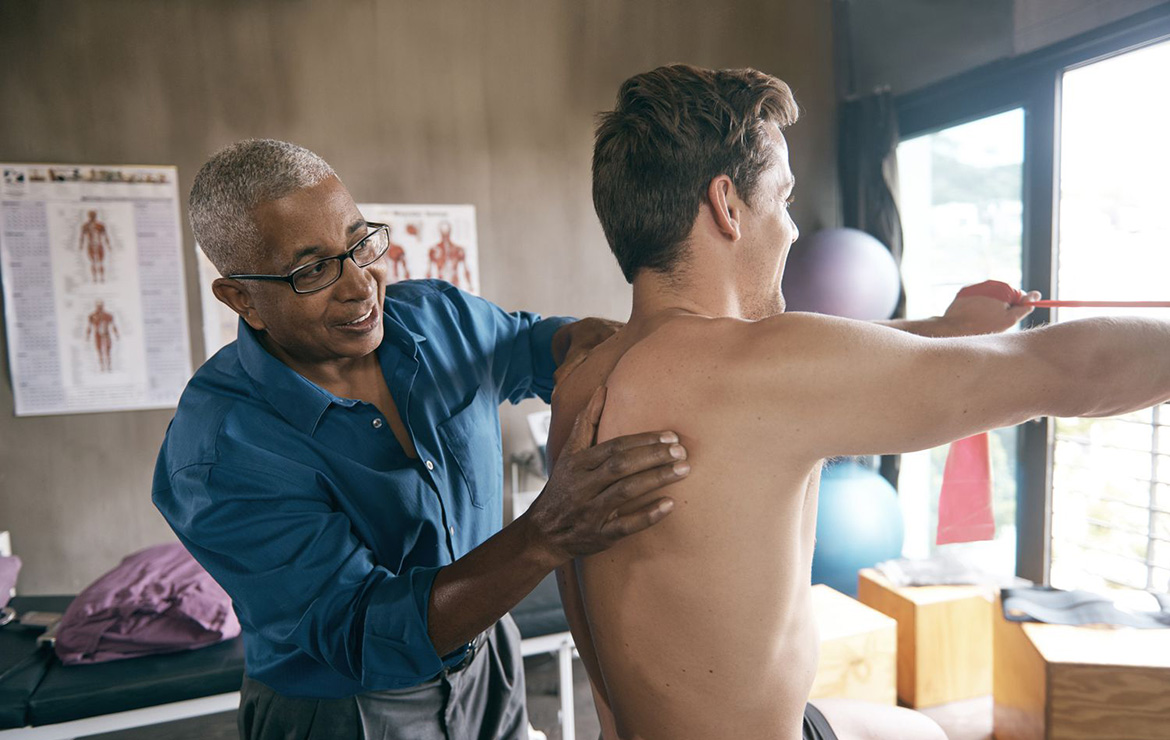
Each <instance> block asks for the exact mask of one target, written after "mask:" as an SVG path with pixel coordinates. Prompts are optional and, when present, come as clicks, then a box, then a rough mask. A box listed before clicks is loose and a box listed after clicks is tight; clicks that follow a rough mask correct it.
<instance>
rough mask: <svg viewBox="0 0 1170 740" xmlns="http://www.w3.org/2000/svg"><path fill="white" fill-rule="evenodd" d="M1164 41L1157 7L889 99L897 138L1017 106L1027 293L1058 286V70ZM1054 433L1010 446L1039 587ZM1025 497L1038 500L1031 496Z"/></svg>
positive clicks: (1020, 564)
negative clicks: (1020, 131)
mask: <svg viewBox="0 0 1170 740" xmlns="http://www.w3.org/2000/svg"><path fill="white" fill-rule="evenodd" d="M1166 39H1170V8H1168V7H1167V6H1165V5H1161V6H1158V7H1155V8H1150V9H1149V10H1146V11H1143V12H1140V13H1137V14H1135V15H1132V16H1130V17H1128V18H1125V19H1123V20H1120V21H1117V22H1115V23H1111V24H1109V25H1107V26H1103V27H1102V28H1099V29H1097V30H1094V31H1091V32H1088V33H1085V34H1082V35H1080V36H1075V37H1073V38H1071V39H1068V40H1066V41H1062V42H1060V43H1057V44H1053V45H1052V46H1048V47H1045V48H1043V49H1038V50H1036V51H1033V52H1030V53H1028V54H1023V55H1020V56H1016V57H1011V58H1008V59H1003V60H1000V61H996V62H992V63H991V64H987V65H984V66H982V67H979V68H977V69H974V70H971V71H969V72H964V73H962V74H959V75H956V76H954V77H950V78H948V79H945V80H942V81H940V82H937V83H934V84H932V85H930V86H928V87H925V88H922V89H920V90H915V91H912V92H908V93H905V94H902V95H898V96H896V97H895V98H894V106H895V109H896V112H897V116H898V128H899V135H900V138H901V139H903V140H905V139H910V138H913V137H915V136H921V135H924V134H930V133H934V132H936V131H940V130H942V129H946V128H950V127H952V126H957V125H959V124H963V123H968V122H970V121H975V120H978V119H981V118H985V117H987V116H991V115H995V114H996V113H1002V112H1004V111H1008V110H1011V109H1013V108H1022V109H1023V111H1024V165H1023V167H1024V172H1023V192H1022V193H1021V200H1022V203H1023V216H1022V219H1023V224H1022V226H1023V242H1022V251H1023V260H1024V263H1023V266H1022V274H1023V282H1024V285H1025V286H1027V287H1028V288H1029V289H1039V290H1041V291H1043V292H1044V294H1045V295H1052V294H1053V290H1054V288H1055V279H1056V270H1055V265H1056V247H1057V224H1058V220H1057V219H1058V216H1059V213H1058V207H1059V192H1058V188H1057V184H1058V183H1059V182H1060V172H1059V160H1058V158H1057V152H1058V149H1059V145H1060V140H1059V136H1060V130H1059V110H1060V95H1061V81H1062V77H1063V73H1064V72H1065V70H1067V69H1071V68H1074V67H1078V66H1082V65H1085V64H1090V63H1093V62H1096V61H1100V60H1102V59H1106V58H1108V57H1111V56H1115V55H1117V54H1123V53H1125V52H1128V51H1132V50H1134V49H1137V48H1140V47H1143V46H1147V45H1149V44H1153V43H1157V42H1159V41H1164V40H1166ZM1050 319H1051V311H1050V310H1048V309H1037V310H1036V311H1034V312H1033V313H1032V315H1031V316H1030V317H1029V319H1028V320H1027V321H1026V325H1027V326H1034V325H1038V324H1044V323H1047V322H1048V321H1049V320H1050ZM1053 434H1054V424H1053V423H1052V421H1051V419H1049V418H1048V417H1042V418H1039V419H1033V420H1032V421H1029V422H1026V423H1024V424H1023V425H1021V427H1020V435H1019V442H1018V447H1017V456H1018V464H1017V468H1016V469H1017V481H1016V482H1017V490H1018V491H1019V492H1020V494H1019V498H1018V500H1017V502H1016V574H1017V575H1019V576H1021V577H1023V578H1027V579H1029V580H1031V581H1034V582H1036V583H1043V584H1047V583H1048V582H1049V566H1050V565H1051V556H1052V553H1051V540H1052V464H1053V460H1052V451H1053V441H1054V440H1053ZM1029 491H1031V492H1037V491H1038V492H1040V495H1028V494H1027V492H1029Z"/></svg>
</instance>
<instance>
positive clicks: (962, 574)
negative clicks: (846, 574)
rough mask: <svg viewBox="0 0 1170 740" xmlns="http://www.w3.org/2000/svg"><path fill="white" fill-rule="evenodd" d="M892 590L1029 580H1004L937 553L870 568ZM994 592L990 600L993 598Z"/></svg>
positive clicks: (1014, 583) (1001, 584)
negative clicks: (886, 582) (883, 578)
mask: <svg viewBox="0 0 1170 740" xmlns="http://www.w3.org/2000/svg"><path fill="white" fill-rule="evenodd" d="M873 567H874V568H875V569H876V570H877V572H879V573H881V574H882V575H883V576H885V578H886V580H887V581H889V582H890V585H891V586H893V587H895V588H902V587H903V586H961V585H973V586H995V587H996V588H1000V587H1006V586H1024V585H1031V583H1032V582H1031V581H1026V580H1024V579H1023V578H1015V577H1012V576H1008V577H1003V576H998V575H996V574H994V573H988V572H987V571H985V570H982V569H980V568H977V567H976V566H974V565H971V564H970V563H969V562H967V561H965V560H963V559H962V558H960V557H957V556H956V555H954V554H951V553H941V552H940V553H938V554H937V555H935V556H934V557H932V558H927V559H914V558H896V559H894V560H883V561H882V562H880V563H878V564H877V565H875V566H873ZM994 596H995V594H994V591H993V592H992V593H991V594H990V595H989V598H994Z"/></svg>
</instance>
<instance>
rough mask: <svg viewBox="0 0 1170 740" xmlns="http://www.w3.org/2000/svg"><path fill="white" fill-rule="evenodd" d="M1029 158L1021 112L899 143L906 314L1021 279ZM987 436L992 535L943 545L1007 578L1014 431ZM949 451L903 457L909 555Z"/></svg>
mask: <svg viewBox="0 0 1170 740" xmlns="http://www.w3.org/2000/svg"><path fill="white" fill-rule="evenodd" d="M1023 163H1024V113H1023V110H1022V109H1014V110H1010V111H1007V112H1005V113H999V114H996V115H993V116H989V117H986V118H981V119H979V120H977V121H972V122H970V123H964V124H961V125H958V126H953V127H950V128H947V129H944V130H942V131H938V132H936V133H932V134H927V135H924V136H919V137H916V138H913V139H907V140H906V141H904V142H902V143H901V144H900V145H899V146H898V178H899V186H900V188H899V189H900V206H901V215H902V228H903V234H904V248H903V255H902V277H903V280H904V281H905V286H906V313H907V316H909V317H911V318H921V317H926V316H935V315H941V314H942V313H943V312H944V311H945V310H946V308H947V306H948V305H949V304H950V302H951V300H952V299H953V298H954V297H955V293H957V292H958V290H959V289H960V288H962V287H963V286H964V285H969V284H971V283H977V282H980V281H983V280H988V279H995V280H1002V281H1004V282H1007V283H1011V284H1012V285H1019V284H1020V280H1021V270H1022V265H1023V258H1022V251H1021V243H1022V234H1023V222H1022V218H1023V203H1022V199H1021V192H1022V182H1023ZM990 442H991V464H992V481H993V507H994V513H995V524H996V535H995V540H994V541H992V542H979V543H969V544H961V545H960V544H956V545H945V546H944V547H945V548H947V549H948V550H951V551H953V552H956V553H959V554H963V555H964V556H968V555H969V556H971V557H974V558H976V559H977V560H978V561H979V562H980V564H981V565H983V566H984V567H986V568H988V569H990V570H993V571H995V572H998V573H1003V574H1005V575H1010V574H1013V573H1014V572H1015V547H1016V521H1015V520H1016V430H1015V429H1003V430H998V431H995V432H993V433H992V435H991V439H990ZM947 450H948V447H940V448H937V449H933V450H926V451H923V452H916V453H911V454H907V455H903V456H902V470H901V474H900V476H899V483H898V494H899V500H900V502H901V505H902V510H903V516H904V518H905V522H906V544H905V547H904V554H905V555H906V556H907V557H927V556H929V555H931V554H933V553H934V552H935V550H936V547H935V544H934V541H935V533H936V531H937V528H938V494H939V490H940V488H941V485H942V473H943V467H944V465H945V463H946V455H947Z"/></svg>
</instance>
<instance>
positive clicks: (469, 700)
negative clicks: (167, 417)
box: [153, 140, 689, 740]
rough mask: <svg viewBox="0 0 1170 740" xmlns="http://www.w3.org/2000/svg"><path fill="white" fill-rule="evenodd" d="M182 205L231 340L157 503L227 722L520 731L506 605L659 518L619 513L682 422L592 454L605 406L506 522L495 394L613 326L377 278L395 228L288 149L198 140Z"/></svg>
mask: <svg viewBox="0 0 1170 740" xmlns="http://www.w3.org/2000/svg"><path fill="white" fill-rule="evenodd" d="M190 216H191V224H192V227H193V229H194V232H195V237H196V239H197V240H198V241H199V243H200V245H201V246H202V247H203V249H204V251H205V252H206V253H207V255H208V256H209V257H210V258H211V260H212V262H214V263H215V266H216V267H217V269H218V270H219V272H220V274H221V275H223V277H221V278H219V279H217V280H216V281H215V282H214V284H213V290H214V292H215V295H216V297H218V298H219V300H221V301H223V302H224V303H226V304H227V305H228V306H230V307H231V308H232V309H233V310H234V311H235V312H236V313H238V314H239V316H240V329H239V337H238V339H237V341H236V342H234V343H232V344H230V345H228V346H227V347H225V348H224V349H223V350H222V351H220V352H219V353H217V354H216V355H215V357H213V358H212V359H211V360H209V361H208V362H207V363H206V364H205V365H204V366H203V367H201V368H200V369H199V371H198V372H197V373H196V374H195V376H194V377H193V378H192V380H191V382H190V383H189V385H188V387H187V389H186V391H185V392H184V394H183V397H182V400H181V401H180V403H179V408H178V410H177V411H176V413H175V418H174V421H173V422H172V424H171V427H170V429H169V430H168V432H167V437H166V440H165V441H164V443H163V446H162V450H161V452H160V453H159V458H158V464H157V468H156V473H155V482H154V496H153V497H154V501H155V504H156V505H157V506H158V508H159V510H160V511H161V512H162V513H163V515H164V516H165V517H166V518H167V521H168V522H170V524H171V526H172V527H173V528H174V530H175V531H176V533H177V534H178V535H179V538H180V539H181V540H182V541H183V543H184V544H185V545H186V546H187V548H188V549H190V551H191V552H192V554H194V555H195V557H196V558H197V559H198V560H199V562H200V563H202V564H203V565H204V567H206V568H207V570H208V571H209V572H210V573H211V574H212V575H213V576H214V577H215V578H216V580H217V581H219V583H220V584H221V585H222V586H223V587H224V588H225V590H227V592H228V593H229V594H230V595H231V597H232V600H233V602H234V604H235V607H236V611H237V613H238V614H239V617H240V622H241V625H242V626H243V631H244V644H245V649H246V663H247V678H246V679H245V682H244V686H243V691H242V693H243V697H242V701H241V707H240V714H239V724H240V732H241V736H242V737H245V738H256V739H267V738H345V739H348V738H361V737H370V738H409V739H410V740H427V739H428V738H459V739H462V738H516V737H524V736H525V733H526V729H527V715H526V711H525V706H524V679H523V673H522V665H521V661H520V655H519V649H518V642H519V637H518V634H517V632H516V629H515V626H514V624H512V622H511V620H510V619H509V618H508V617H507V616H506V612H507V611H508V609H510V608H511V607H513V606H514V605H515V604H516V603H517V602H519V601H520V599H521V598H523V597H524V596H525V595H526V594H527V593H528V592H529V591H530V590H531V589H532V588H533V586H535V584H536V583H538V582H539V581H540V580H541V578H542V577H544V576H545V575H546V574H548V573H549V572H551V571H552V570H553V569H554V568H555V567H557V566H558V565H560V564H562V563H564V562H566V561H567V560H569V559H570V558H572V557H575V556H580V555H585V554H588V553H591V552H597V551H599V550H602V549H604V548H606V547H608V546H609V545H611V544H612V543H613V542H615V541H617V540H618V539H619V538H621V537H623V536H625V535H628V534H630V533H632V532H634V531H638V530H640V529H643V528H645V527H648V526H650V525H652V524H654V523H655V522H657V521H658V520H660V519H661V518H662V517H663V516H665V515H666V513H667V512H666V511H665V510H664V509H662V508H659V507H655V508H651V509H649V510H644V511H639V512H635V513H632V514H626V515H621V516H617V515H615V514H614V511H615V509H616V508H618V507H620V506H621V505H622V504H623V503H625V502H627V501H629V500H630V499H631V498H636V497H638V496H640V495H642V494H644V493H646V492H647V491H650V490H653V489H655V488H658V487H660V486H662V485H665V484H668V483H671V482H673V481H675V480H678V479H679V478H681V477H683V476H685V475H686V474H687V472H688V470H689V468H688V467H687V466H686V464H685V463H681V462H680V461H681V459H682V458H684V457H685V451H684V450H683V448H682V447H681V446H679V445H678V444H677V441H678V440H677V437H676V436H675V435H673V434H671V433H668V432H655V433H652V434H639V435H633V436H629V437H626V438H624V439H622V440H617V441H615V442H611V443H606V444H605V445H600V446H596V447H591V446H590V445H591V444H592V438H593V434H594V431H595V424H596V422H597V418H598V414H597V413H593V414H592V416H588V417H586V418H582V419H581V421H580V423H579V424H578V427H577V431H576V433H575V436H574V440H573V442H572V443H571V444H570V447H571V451H570V454H569V455H568V456H566V457H564V459H563V460H562V462H561V464H559V465H558V466H557V467H556V468H555V470H554V471H553V473H552V477H551V479H550V481H549V484H548V486H547V487H546V489H545V490H544V492H543V493H542V495H541V496H540V497H539V498H538V499H537V500H536V502H535V503H534V504H533V506H532V508H531V509H530V510H529V511H528V513H527V514H526V515H524V516H522V517H521V518H519V519H518V520H517V521H515V522H513V523H512V524H511V525H509V526H507V527H505V528H503V529H502V530H501V529H499V522H500V520H501V493H502V491H501V488H502V485H501V483H502V476H501V460H500V432H499V417H498V406H499V404H500V403H501V402H502V401H503V400H505V399H508V400H511V401H513V402H515V401H519V400H521V399H524V398H529V397H532V396H540V397H542V398H545V399H546V400H547V398H548V396H549V393H550V392H551V390H552V387H553V374H554V370H555V367H556V364H557V359H561V358H558V357H555V356H554V347H556V348H557V350H558V351H557V352H556V354H557V355H564V354H568V355H570V356H571V355H573V354H574V353H580V352H581V351H582V350H583V349H587V348H588V347H589V346H590V345H591V344H593V343H595V342H596V340H597V337H598V336H599V335H601V336H603V335H604V334H605V332H604V331H601V332H599V331H598V326H597V325H596V324H590V323H588V322H581V323H576V324H573V323H570V321H569V320H567V319H545V320H542V319H541V318H540V317H539V316H536V315H534V314H529V313H506V312H504V311H503V310H501V309H499V308H498V307H496V306H494V305H492V304H491V303H488V302H487V301H484V300H480V299H478V298H475V297H474V296H471V295H468V294H466V293H463V292H460V291H459V290H457V289H455V288H454V287H452V286H450V285H448V284H446V283H442V282H438V281H423V282H413V283H411V282H407V283H401V284H396V285H394V286H391V287H390V288H387V287H386V269H387V268H386V261H385V259H383V257H384V255H385V253H386V251H387V249H388V248H389V244H390V241H389V235H388V233H387V228H386V227H385V226H383V225H380V224H375V223H370V222H367V221H366V220H365V218H363V217H362V214H361V213H360V212H359V211H358V209H357V207H356V206H355V205H354V201H353V199H352V198H351V197H350V194H349V192H348V191H347V190H346V188H345V186H344V185H342V183H341V181H340V180H339V179H338V178H337V176H336V175H335V173H334V172H333V170H332V169H331V168H330V167H329V165H328V164H326V163H325V162H324V161H323V160H322V159H321V158H320V157H318V156H316V155H315V154H313V153H312V152H310V151H308V150H306V149H303V148H301V147H298V146H295V145H292V144H288V143H284V142H278V141H267V140H254V141H245V142H240V143H238V144H235V145H233V146H230V147H228V148H227V149H225V150H223V151H221V152H219V153H218V154H216V155H215V156H214V157H213V158H212V159H211V160H210V161H209V162H207V164H206V165H204V167H203V168H202V170H201V171H200V172H199V174H198V176H197V178H196V180H195V184H194V187H193V188H192V191H191V200H190ZM566 348H567V349H566Z"/></svg>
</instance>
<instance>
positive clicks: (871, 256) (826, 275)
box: [783, 229, 901, 321]
mask: <svg viewBox="0 0 1170 740" xmlns="http://www.w3.org/2000/svg"><path fill="white" fill-rule="evenodd" d="M900 289H901V280H900V278H899V274H898V265H897V263H896V262H894V256H893V255H892V254H890V250H888V249H886V247H885V246H884V245H883V244H882V243H881V242H880V241H878V240H877V239H875V238H873V237H872V236H870V235H869V234H867V233H865V232H864V231H858V230H857V229H824V230H822V231H818V232H816V233H815V234H813V235H812V236H810V237H807V238H801V239H800V240H798V241H797V242H796V243H795V244H793V245H792V251H791V252H790V253H789V255H788V264H787V266H786V267H785V268H784V281H783V291H784V300H785V303H786V305H787V310H789V311H812V312H815V313H824V314H830V315H833V316H843V317H845V318H848V319H859V320H862V321H874V320H877V319H888V318H890V316H891V315H893V313H894V309H895V308H897V306H898V294H899V292H900Z"/></svg>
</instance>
